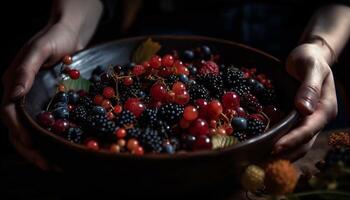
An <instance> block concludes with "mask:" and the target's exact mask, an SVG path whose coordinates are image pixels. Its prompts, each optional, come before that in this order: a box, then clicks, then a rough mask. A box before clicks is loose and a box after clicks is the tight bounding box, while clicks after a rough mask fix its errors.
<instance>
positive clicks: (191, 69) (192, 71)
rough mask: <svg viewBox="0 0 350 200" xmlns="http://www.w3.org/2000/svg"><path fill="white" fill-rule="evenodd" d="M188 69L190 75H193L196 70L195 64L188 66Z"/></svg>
mask: <svg viewBox="0 0 350 200" xmlns="http://www.w3.org/2000/svg"><path fill="white" fill-rule="evenodd" d="M188 70H189V71H190V75H192V76H195V75H196V74H197V72H198V70H197V67H195V66H191V67H189V68H188Z"/></svg>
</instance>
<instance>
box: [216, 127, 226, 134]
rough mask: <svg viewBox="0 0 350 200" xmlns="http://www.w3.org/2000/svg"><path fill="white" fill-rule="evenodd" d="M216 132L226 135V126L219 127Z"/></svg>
mask: <svg viewBox="0 0 350 200" xmlns="http://www.w3.org/2000/svg"><path fill="white" fill-rule="evenodd" d="M216 133H217V134H220V135H226V129H224V128H218V129H217V130H216Z"/></svg>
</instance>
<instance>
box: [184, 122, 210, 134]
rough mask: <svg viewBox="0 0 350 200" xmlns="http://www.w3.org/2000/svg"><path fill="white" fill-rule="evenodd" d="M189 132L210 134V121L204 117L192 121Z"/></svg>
mask: <svg viewBox="0 0 350 200" xmlns="http://www.w3.org/2000/svg"><path fill="white" fill-rule="evenodd" d="M189 132H190V133H191V134H193V135H196V136H198V135H207V134H209V125H208V122H207V121H205V120H204V119H200V118H198V119H196V120H195V121H193V122H192V124H191V126H190V128H189Z"/></svg>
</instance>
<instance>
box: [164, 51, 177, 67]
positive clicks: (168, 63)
mask: <svg viewBox="0 0 350 200" xmlns="http://www.w3.org/2000/svg"><path fill="white" fill-rule="evenodd" d="M173 64H174V57H173V56H172V55H170V54H167V55H165V56H163V58H162V66H164V67H172V66H173Z"/></svg>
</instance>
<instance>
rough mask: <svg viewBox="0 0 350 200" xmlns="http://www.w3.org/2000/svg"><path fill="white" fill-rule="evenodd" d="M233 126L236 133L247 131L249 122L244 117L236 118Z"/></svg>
mask: <svg viewBox="0 0 350 200" xmlns="http://www.w3.org/2000/svg"><path fill="white" fill-rule="evenodd" d="M231 125H232V127H233V129H234V130H235V131H244V130H246V129H247V126H248V123H247V120H246V119H245V118H243V117H235V118H233V119H232V121H231Z"/></svg>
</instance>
